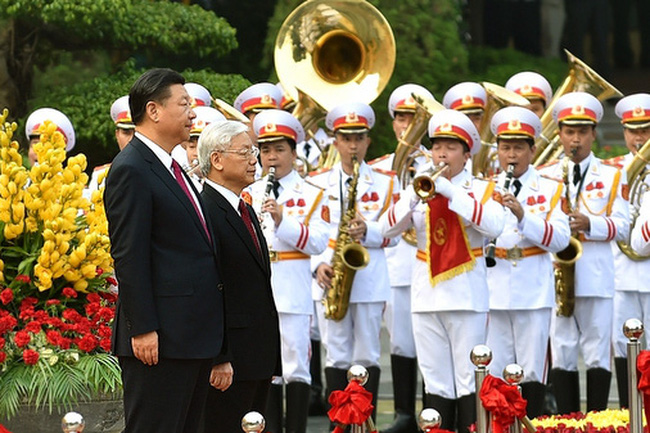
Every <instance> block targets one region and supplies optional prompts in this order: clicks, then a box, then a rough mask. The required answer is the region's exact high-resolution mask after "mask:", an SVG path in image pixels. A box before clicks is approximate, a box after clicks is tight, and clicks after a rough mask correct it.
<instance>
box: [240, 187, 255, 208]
mask: <svg viewBox="0 0 650 433" xmlns="http://www.w3.org/2000/svg"><path fill="white" fill-rule="evenodd" d="M241 199H242V200H244V201H245V202H246V204H248V205H250V206H252V205H253V197H251V195H250V193H249V192H248V191H244V192H242V193H241Z"/></svg>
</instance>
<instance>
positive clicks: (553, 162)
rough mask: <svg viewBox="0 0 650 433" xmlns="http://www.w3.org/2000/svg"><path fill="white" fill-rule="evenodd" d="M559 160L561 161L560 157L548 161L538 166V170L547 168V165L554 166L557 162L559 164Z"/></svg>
mask: <svg viewBox="0 0 650 433" xmlns="http://www.w3.org/2000/svg"><path fill="white" fill-rule="evenodd" d="M559 162H560V160H559V159H556V160H553V161H551V162H547V163H546V164H542V165H540V166H539V167H537V170H540V169H542V168H546V167H553V166H554V165H555V164H557V163H559Z"/></svg>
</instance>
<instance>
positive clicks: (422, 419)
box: [418, 408, 442, 433]
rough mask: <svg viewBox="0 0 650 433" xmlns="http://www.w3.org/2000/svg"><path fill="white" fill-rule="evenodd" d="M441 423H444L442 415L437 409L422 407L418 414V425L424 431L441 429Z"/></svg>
mask: <svg viewBox="0 0 650 433" xmlns="http://www.w3.org/2000/svg"><path fill="white" fill-rule="evenodd" d="M440 424H442V417H441V416H440V413H439V412H438V411H437V410H435V409H433V408H428V409H422V412H420V415H419V416H418V426H419V427H420V430H422V432H423V433H429V432H431V431H432V430H437V429H439V428H440Z"/></svg>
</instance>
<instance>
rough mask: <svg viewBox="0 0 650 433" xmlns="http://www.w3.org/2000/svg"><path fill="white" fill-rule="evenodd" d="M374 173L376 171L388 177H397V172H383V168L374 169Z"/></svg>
mask: <svg viewBox="0 0 650 433" xmlns="http://www.w3.org/2000/svg"><path fill="white" fill-rule="evenodd" d="M372 171H376V172H377V173H381V174H385V175H386V176H396V175H397V172H396V171H393V170H383V169H381V168H376V167H372Z"/></svg>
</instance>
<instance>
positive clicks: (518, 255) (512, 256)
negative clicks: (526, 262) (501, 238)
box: [506, 247, 524, 266]
mask: <svg viewBox="0 0 650 433" xmlns="http://www.w3.org/2000/svg"><path fill="white" fill-rule="evenodd" d="M523 257H524V253H523V251H522V249H521V248H519V247H512V248H508V249H507V250H506V259H507V260H510V261H511V262H512V266H517V261H518V260H521V259H522V258H523Z"/></svg>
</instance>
